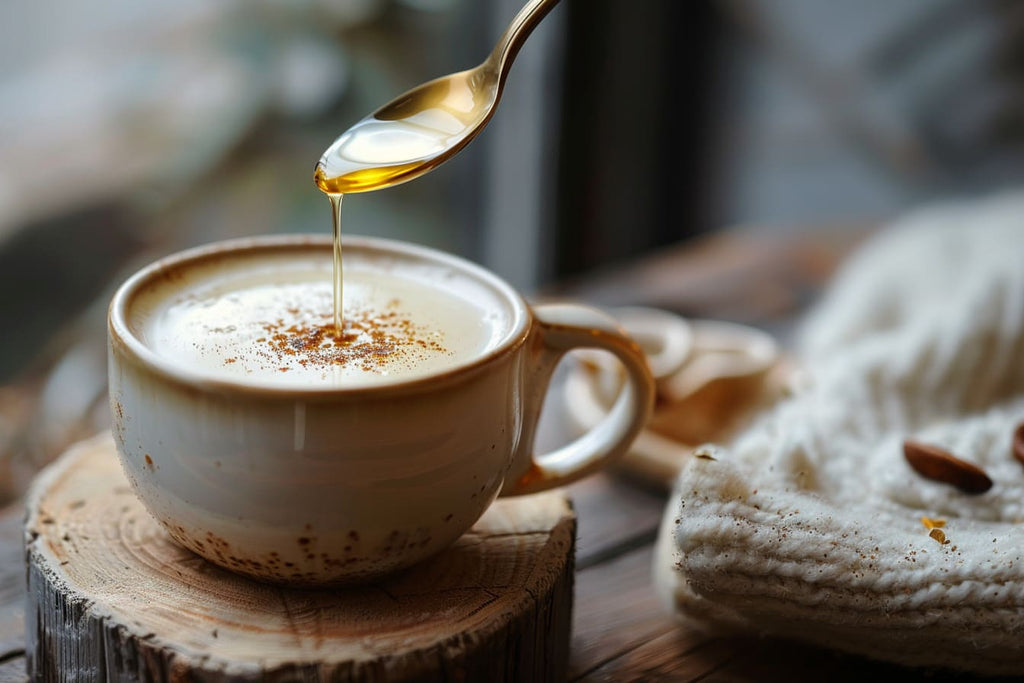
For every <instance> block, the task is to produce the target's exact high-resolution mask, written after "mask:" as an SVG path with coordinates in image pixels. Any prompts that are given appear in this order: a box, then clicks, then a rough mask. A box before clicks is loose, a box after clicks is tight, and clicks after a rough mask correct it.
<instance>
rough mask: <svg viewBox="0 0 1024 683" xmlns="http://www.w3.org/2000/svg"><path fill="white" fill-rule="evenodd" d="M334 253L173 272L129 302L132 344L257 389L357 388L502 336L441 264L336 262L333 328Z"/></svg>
mask: <svg viewBox="0 0 1024 683" xmlns="http://www.w3.org/2000/svg"><path fill="white" fill-rule="evenodd" d="M331 270H332V262H331V253H330V251H329V250H327V249H321V250H319V251H317V250H314V249H306V250H299V251H288V250H284V251H280V252H278V251H275V252H274V253H264V252H251V253H243V254H241V255H232V256H224V257H222V258H221V257H218V258H215V259H211V260H209V261H208V262H207V261H203V262H200V263H198V264H192V265H190V266H188V267H187V269H186V270H184V271H181V272H179V271H172V272H171V273H170V276H168V277H165V278H163V279H162V280H161V281H160V282H159V283H158V284H155V285H154V286H151V287H149V288H147V289H146V290H145V291H144V292H143V293H141V294H140V295H139V296H138V298H137V299H136V300H135V301H134V302H133V305H132V308H133V313H132V318H133V320H134V321H136V334H137V335H138V336H139V337H140V339H141V340H142V341H143V343H144V344H145V345H146V346H148V347H149V348H150V349H151V350H152V351H154V352H155V353H156V354H157V355H159V356H162V357H164V358H166V359H167V360H169V361H171V363H172V364H174V365H176V366H179V367H186V368H190V369H191V370H193V371H195V372H197V373H199V374H201V375H204V376H208V377H210V378H211V379H220V380H228V381H234V382H239V383H242V384H251V385H254V386H282V387H311V386H337V387H355V386H368V385H374V384H385V383H390V382H396V381H403V380H408V379H415V378H417V377H421V376H424V375H428V374H432V373H435V372H438V371H441V370H444V369H445V368H448V367H452V366H457V365H460V364H464V363H466V362H469V361H472V360H473V359H474V358H477V357H479V356H480V355H481V354H482V353H485V352H486V351H487V350H489V349H490V348H494V347H495V346H496V345H497V344H498V343H499V342H500V341H501V339H502V337H503V336H504V335H505V334H507V332H508V330H509V329H510V328H511V326H512V323H511V321H510V318H511V314H510V313H509V312H507V311H508V304H507V303H506V302H505V301H503V300H502V299H501V297H500V296H499V295H498V294H497V293H496V292H494V291H492V290H490V289H489V288H488V287H487V286H486V285H484V284H482V283H480V282H477V281H475V280H473V279H471V278H469V277H468V276H466V275H464V274H461V273H459V272H457V271H454V270H451V269H448V268H447V267H445V266H443V265H439V264H427V263H422V262H416V261H411V262H410V261H403V260H402V258H401V257H376V256H375V257H372V258H371V257H365V256H361V255H360V253H359V252H358V250H357V251H356V253H354V254H352V255H350V256H347V257H346V260H345V311H344V313H345V315H344V318H345V326H344V332H343V334H342V335H341V337H340V338H339V337H338V336H336V335H335V331H334V323H333V303H332V299H333V292H332V282H331Z"/></svg>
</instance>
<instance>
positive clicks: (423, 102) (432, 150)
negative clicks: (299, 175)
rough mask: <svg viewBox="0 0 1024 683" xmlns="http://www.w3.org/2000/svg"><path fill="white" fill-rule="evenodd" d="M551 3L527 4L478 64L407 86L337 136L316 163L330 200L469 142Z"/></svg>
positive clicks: (400, 175)
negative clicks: (403, 92) (392, 98)
mask: <svg viewBox="0 0 1024 683" xmlns="http://www.w3.org/2000/svg"><path fill="white" fill-rule="evenodd" d="M557 4H558V0H530V2H527V3H526V5H525V6H524V7H523V8H522V9H521V10H519V14H517V15H516V18H515V19H513V20H512V23H511V24H510V25H509V27H508V28H507V29H505V33H504V35H502V37H501V40H499V41H498V44H497V45H496V46H495V47H494V50H492V51H491V54H490V55H489V56H488V57H487V59H486V60H484V62H483V63H482V64H480V66H478V67H476V68H474V69H469V70H468V71H461V72H459V73H455V74H452V75H450V76H444V77H442V78H438V79H435V80H433V81H430V82H429V83H424V84H423V85H421V86H419V87H417V88H413V89H412V90H410V91H409V92H407V93H405V94H404V95H401V96H400V97H398V98H397V99H395V100H392V101H391V102H389V103H388V104H385V105H384V106H383V107H381V108H380V109H378V110H377V111H375V112H374V113H372V114H370V115H369V116H367V117H366V118H364V119H362V120H361V121H359V122H358V123H357V124H355V125H354V126H352V127H351V128H349V129H348V130H347V131H345V132H344V133H342V135H341V137H339V138H338V139H337V140H335V141H334V143H333V144H332V145H331V146H330V147H328V148H327V151H326V152H324V155H323V156H322V157H321V158H320V161H319V163H317V165H316V172H315V174H314V180H315V182H316V184H317V186H318V187H319V188H320V189H321V190H322V191H323V192H325V193H327V194H329V195H338V194H348V193H350V192H367V191H369V190H378V189H381V188H384V187H389V186H391V185H397V184H399V183H404V182H406V181H408V180H412V179H413V178H418V177H419V176H421V175H423V174H424V173H427V172H428V171H431V170H432V169H434V168H437V167H438V166H439V165H441V164H442V163H444V162H445V161H447V160H448V159H450V158H451V157H453V156H454V155H455V154H457V153H458V152H459V150H461V149H462V148H463V147H465V146H466V145H467V144H469V141H470V140H472V139H473V138H474V137H476V135H477V134H478V133H479V132H480V131H481V130H483V127H484V126H485V125H487V122H488V121H490V119H491V116H493V115H494V111H495V109H497V107H498V100H500V99H501V93H502V90H503V89H504V87H505V79H506V78H507V76H508V72H509V70H510V69H511V67H512V61H513V60H514V59H515V57H516V55H517V54H518V53H519V49H520V48H521V47H522V46H523V43H524V42H526V39H527V37H529V35H530V33H531V32H532V31H533V29H534V28H536V26H537V24H539V23H540V21H541V19H543V18H544V17H545V16H546V15H547V13H548V12H550V11H551V10H552V9H553V8H554V6H555V5H557Z"/></svg>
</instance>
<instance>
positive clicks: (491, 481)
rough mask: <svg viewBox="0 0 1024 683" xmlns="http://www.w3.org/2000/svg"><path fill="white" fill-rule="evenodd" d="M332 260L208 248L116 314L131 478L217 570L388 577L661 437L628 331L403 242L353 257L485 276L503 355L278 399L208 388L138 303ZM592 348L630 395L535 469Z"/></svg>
mask: <svg viewBox="0 0 1024 683" xmlns="http://www.w3.org/2000/svg"><path fill="white" fill-rule="evenodd" d="M330 250H331V242H330V240H328V239H319V238H312V237H295V236H291V237H286V236H273V237H263V238H254V239H247V240H237V241H232V242H224V243H218V244H213V245H209V246H205V247H200V248H197V249H192V250H189V251H185V252H181V253H179V254H175V255H172V256H170V257H167V258H165V259H163V260H160V261H157V262H155V263H153V264H151V265H149V266H147V267H145V268H143V269H142V270H141V271H139V272H138V273H136V274H135V275H133V276H132V277H130V278H129V279H128V280H127V281H126V282H125V283H124V284H123V285H122V286H121V287H120V288H119V289H118V291H117V292H116V294H115V295H114V298H113V300H112V302H111V305H110V309H109V314H108V332H109V344H108V352H109V353H108V355H109V381H110V403H111V412H112V415H113V433H114V437H115V441H116V443H117V451H118V454H119V457H120V461H121V464H122V467H123V469H124V471H125V474H126V475H127V477H128V479H129V481H130V482H131V485H132V487H133V489H134V490H135V493H136V494H137V496H138V497H139V499H140V500H141V501H142V503H143V504H144V505H145V507H146V508H147V509H148V510H149V512H150V513H151V514H152V515H153V516H154V517H155V518H156V519H157V520H158V521H159V522H160V524H161V525H162V526H163V527H164V528H165V529H166V530H167V531H168V533H169V534H170V535H171V537H172V538H174V540H176V541H177V542H178V543H179V544H181V545H182V546H184V547H186V548H189V549H191V550H192V551H194V552H196V553H198V554H199V555H201V556H203V557H204V558H206V559H207V560H209V561H211V562H213V563H216V564H218V565H221V566H223V567H225V568H227V569H230V570H233V571H236V572H240V573H243V574H247V575H249V576H252V577H255V578H257V579H261V580H267V581H273V582H279V583H293V584H309V585H317V584H337V583H351V582H359V581H366V580H371V579H373V578H377V577H380V576H382V575H384V574H387V573H390V572H393V571H396V570H399V569H401V568H404V567H408V566H410V565H413V564H414V563H416V562H418V561H420V560H423V559H425V558H427V557H429V556H431V555H433V554H435V553H437V552H439V551H441V550H442V549H444V548H445V547H447V546H448V545H450V544H451V543H453V542H454V541H455V540H456V539H457V538H458V537H459V536H460V535H462V534H463V533H464V532H465V531H466V530H468V529H469V528H470V527H471V526H472V525H473V524H474V523H475V522H476V521H477V520H478V519H479V518H480V516H481V515H482V514H483V512H484V510H485V509H486V508H487V507H488V506H489V505H490V504H491V502H492V501H493V500H494V499H495V498H496V497H497V496H499V495H501V496H516V495H522V494H529V493H534V492H538V491H542V490H545V489H549V488H552V487H556V486H561V485H563V484H567V483H569V482H572V481H574V480H576V479H579V478H581V477H584V476H586V475H588V474H590V473H592V472H594V471H596V470H597V469H599V468H601V467H602V466H604V465H605V464H606V463H608V462H609V461H610V460H612V459H614V458H616V457H618V456H620V455H622V454H623V453H624V452H625V451H626V449H627V448H628V446H629V444H630V443H631V442H632V440H633V439H634V437H635V436H636V435H637V434H638V433H639V431H640V430H641V429H642V428H643V426H644V425H645V423H646V422H647V420H648V418H649V416H650V413H651V408H652V404H653V397H654V380H653V379H652V377H651V374H650V372H649V370H648V367H647V364H646V361H645V358H644V354H643V352H642V350H641V349H640V347H639V346H638V345H637V344H636V343H635V342H633V341H632V340H631V339H630V338H629V337H628V336H627V335H626V334H625V332H623V331H622V330H621V328H620V327H619V326H618V325H617V324H616V322H615V321H614V319H612V318H611V317H609V316H607V315H605V314H603V313H601V312H599V311H597V310H595V309H591V308H587V307H584V306H579V305H575V304H547V305H536V306H532V307H531V306H530V305H528V304H527V303H526V302H525V301H524V300H523V298H522V297H521V296H520V295H519V294H518V293H516V292H515V290H514V289H513V288H512V287H510V286H509V285H508V284H506V283H505V282H503V281H502V280H501V279H499V278H498V277H497V276H495V275H494V274H492V273H490V272H489V271H487V270H485V269H483V268H481V267H479V266H477V265H474V264H472V263H470V262H468V261H465V260H462V259H459V258H457V257H454V256H451V255H448V254H444V253H442V252H438V251H435V250H431V249H427V248H424V247H420V246H414V245H410V244H405V243H401V242H395V241H390V240H382V239H371V238H346V239H345V240H344V253H345V255H346V259H349V258H357V259H358V258H367V259H374V258H386V259H391V260H392V261H394V262H396V263H398V264H399V267H403V265H402V264H407V265H408V267H409V268H416V267H418V266H422V265H424V264H427V265H430V266H440V267H443V268H446V269H449V270H450V271H451V272H453V273H457V274H458V275H459V276H460V277H466V278H469V279H470V280H472V281H473V282H475V283H476V284H477V285H479V286H481V287H484V288H486V289H487V290H488V291H489V292H491V293H492V294H493V300H494V301H496V302H499V303H498V304H496V305H500V306H501V307H503V310H502V311H501V313H502V315H503V316H504V318H503V319H507V326H506V328H505V329H504V330H503V331H502V334H501V337H500V340H499V341H498V342H497V343H496V344H494V345H491V346H490V347H488V348H487V349H486V350H485V351H484V352H482V353H481V354H479V356H478V357H472V358H468V359H462V360H461V361H456V362H454V363H453V364H452V365H451V366H450V367H445V368H444V369H442V370H440V371H437V372H434V373H433V374H431V375H429V376H426V377H418V378H415V379H407V380H395V381H394V382H393V383H388V384H381V385H374V386H358V387H348V388H346V387H341V388H337V387H324V386H319V387H312V386H311V387H308V388H293V387H288V388H279V387H265V386H253V385H251V384H246V383H244V382H242V381H237V382H236V381H227V380H225V379H223V378H211V377H209V376H205V375H204V374H203V373H202V372H201V371H197V370H196V369H195V368H190V367H183V366H182V365H181V364H176V363H175V362H172V361H170V360H169V359H168V358H166V357H163V356H161V355H159V354H157V353H156V352H155V351H154V350H153V349H152V348H150V347H149V345H147V343H146V341H145V340H144V339H143V335H142V334H141V333H140V329H141V325H142V322H143V321H142V320H140V317H142V315H143V314H142V313H140V311H139V310H137V309H138V308H139V306H138V305H137V301H138V299H139V298H140V295H142V294H144V293H145V292H146V291H147V290H152V289H153V288H155V287H156V286H157V285H158V284H159V283H160V282H162V281H167V280H168V279H181V278H188V276H189V273H190V272H191V271H192V270H193V269H194V268H196V267H199V266H202V267H206V268H209V267H210V265H211V264H213V267H215V268H216V267H219V266H220V264H221V262H225V263H226V262H228V261H231V262H232V263H236V264H237V263H239V261H237V260H239V259H241V260H242V261H241V263H242V264H243V266H244V264H245V262H244V260H245V259H258V258H260V257H261V256H263V255H266V254H270V253H275V254H283V253H297V254H302V253H307V254H324V253H326V254H329V253H330ZM576 348H595V349H603V350H605V351H610V352H611V353H612V354H614V355H615V356H616V357H617V358H618V359H619V360H620V361H621V362H622V364H623V366H624V368H625V371H626V377H627V382H626V385H625V390H624V391H622V393H621V394H620V395H619V397H618V399H617V402H616V403H615V405H614V407H613V408H612V410H611V411H610V412H609V414H608V416H607V418H606V419H605V420H604V421H602V422H601V423H600V424H599V425H597V426H596V427H595V428H594V429H593V430H591V431H590V432H588V433H586V434H584V435H583V436H582V437H580V438H579V439H577V440H576V441H574V442H572V443H570V444H568V445H566V446H564V447H562V448H560V449H558V450H556V451H554V452H551V453H547V454H543V455H536V454H534V452H533V442H534V435H535V431H536V427H537V422H538V419H539V417H540V412H541V407H542V403H543V399H544V396H545V394H546V393H547V388H548V384H549V381H550V378H551V375H552V373H553V371H554V369H555V367H556V365H557V364H558V361H559V360H560V358H561V357H562V356H563V355H564V354H565V353H566V352H567V351H569V350H570V349H576ZM300 432H301V438H299V437H298V436H297V435H299V434H300Z"/></svg>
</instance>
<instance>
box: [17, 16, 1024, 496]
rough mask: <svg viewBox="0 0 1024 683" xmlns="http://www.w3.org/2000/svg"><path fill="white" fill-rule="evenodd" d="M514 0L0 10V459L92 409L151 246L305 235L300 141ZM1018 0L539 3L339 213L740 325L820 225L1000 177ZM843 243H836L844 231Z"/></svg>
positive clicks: (791, 267) (1006, 180) (813, 271)
mask: <svg viewBox="0 0 1024 683" xmlns="http://www.w3.org/2000/svg"><path fill="white" fill-rule="evenodd" d="M520 4H521V0H245V1H244V2H243V1H242V0H233V1H231V0H220V1H219V2H213V1H212V0H179V1H178V2H175V3H155V2H137V1H135V0H104V1H103V2H98V3H97V2H93V3H80V2H73V1H72V0H38V1H36V2H20V3H7V4H6V6H5V7H4V10H3V12H4V21H3V22H0V279H2V280H0V285H2V286H0V320H2V321H3V322H2V324H3V326H4V332H3V334H2V336H0V463H2V465H0V468H3V472H2V474H3V481H4V482H6V488H7V489H9V490H11V491H16V490H17V489H19V488H20V486H21V485H22V484H23V481H24V479H25V478H26V477H27V476H28V475H29V474H30V473H31V472H32V471H34V469H35V468H36V467H37V466H38V464H39V463H40V462H43V461H45V460H47V459H49V458H50V457H52V456H53V455H54V454H56V453H57V452H59V450H60V449H62V448H63V447H64V446H65V445H66V444H67V443H69V442H70V441H71V440H73V439H75V438H78V437H80V436H82V435H84V434H86V433H89V432H91V431H95V430H96V429H98V428H100V427H102V426H103V425H104V424H105V422H106V410H107V408H106V398H105V386H104V378H105V352H104V344H105V319H104V315H105V308H106V303H107V301H108V300H109V296H110V293H111V292H112V289H113V287H114V286H115V285H116V283H117V282H119V281H120V280H121V279H123V278H124V277H125V276H126V275H127V274H128V273H130V272H131V271H133V270H134V269H135V268H137V267H138V266H140V265H142V264H143V263H145V262H148V261H150V260H152V259H153V258H155V257H158V256H161V255H164V254H167V253H170V252H172V251H176V250H178V249H181V248H183V247H187V246H191V245H195V244H199V243H205V242H210V241H214V240H218V239H224V238H229V237H240V236H248V235H257V234H263V233H270V232H314V233H322V234H328V233H329V231H330V216H329V209H328V204H327V200H326V199H325V198H324V197H323V195H321V194H320V193H319V192H318V191H317V190H316V189H315V187H314V185H313V183H312V171H313V166H314V163H315V162H316V160H317V159H318V158H319V156H320V154H321V153H322V152H323V150H324V149H325V148H326V147H327V146H328V145H329V144H330V143H331V142H332V141H333V140H334V138H335V137H336V136H337V135H339V134H340V133H341V132H342V131H343V130H344V129H345V128H347V127H348V126H349V125H351V124H352V123H354V122H355V121H356V120H358V119H359V118H361V117H362V116H363V115H365V114H367V113H368V112H370V111H372V110H373V109H375V108H376V107H377V106H378V105H380V104H382V103H383V102H385V101H387V100H389V99H391V98H392V97H394V96H395V95H397V94H399V93H401V92H402V91H404V90H406V89H408V88H410V87H412V86H414V85H416V84H418V83H420V82H423V81H425V80H428V79H430V78H433V77H436V76H439V75H442V74H447V73H450V72H453V71H457V70H461V69H463V68H467V67H469V66H472V65H475V64H477V63H478V62H480V61H481V60H482V59H483V57H484V56H485V55H486V54H487V52H488V51H489V50H490V48H491V46H492V45H493V43H494V41H495V40H496V39H497V37H498V36H499V35H500V33H501V31H502V29H503V28H504V26H505V25H506V24H507V23H508V22H509V20H510V19H511V18H512V16H513V15H514V14H515V12H516V11H517V10H518V9H519V6H520ZM1022 33H1024V5H1022V4H1020V3H1013V2H1010V1H1009V0H1006V1H999V0H987V1H984V2H975V1H973V0H901V2H899V3H892V2H888V1H884V0H863V1H862V2H858V3H849V2H844V1H842V0H826V1H821V0H771V1H769V0H707V1H705V2H695V3H683V2H679V1H678V0H644V1H643V2H626V1H625V0H563V2H562V3H561V5H560V6H559V7H558V8H557V9H556V10H555V11H554V12H553V13H552V14H551V15H550V16H549V17H548V18H547V19H546V20H545V22H544V23H543V25H542V26H541V27H540V28H539V29H538V30H537V31H536V33H535V34H534V35H533V37H532V38H531V39H530V41H529V42H528V43H527V45H526V47H525V48H524V49H523V52H522V53H521V55H520V57H519V58H518V60H517V63H516V65H515V67H514V69H513V71H512V74H511V77H510V79H509V83H508V88H507V91H506V94H505V97H504V100H503V104H502V106H501V108H500V110H499V111H498V114H497V115H496V116H495V118H494V120H493V121H492V123H491V124H490V126H489V128H488V129H487V130H486V131H485V132H484V134H483V135H482V136H481V137H480V138H478V139H477V140H476V141H475V142H474V143H473V144H472V145H470V147H469V148H468V149H467V150H466V152H465V153H463V154H462V155H460V156H459V157H458V158H457V159H455V160H454V161H452V162H450V163H448V164H446V165H445V166H443V167H441V168H440V169H439V170H438V171H436V172H434V173H432V174H430V175H428V176H426V177H424V178H422V179H420V180H418V181H416V182H413V183H409V184H406V185H403V186H399V187H396V188H394V189H388V190H387V191H385V192H377V193H370V194H365V195H354V196H352V197H350V198H348V199H347V200H346V202H345V209H344V230H345V232H347V233H349V234H371V235H381V236H388V237H397V238H401V239H406V240H411V241H414V242H419V243H423V244H428V245H431V246H435V247H438V248H441V249H445V250H449V251H452V252H456V253H458V254H461V255H463V256H466V257H468V258H470V259H473V260H475V261H478V262H480V263H483V264H484V265H486V266H487V267H489V268H491V269H493V270H494V271H496V272H497V273H499V274H500V275H502V276H503V277H505V278H506V279H508V280H509V281H511V282H512V283H513V284H515V285H516V286H518V287H520V288H522V289H523V290H524V291H526V292H528V293H536V292H540V293H568V294H573V295H577V296H583V297H585V298H590V299H592V300H595V301H598V302H601V303H609V304H619V303H644V304H654V305H660V306H664V307H667V308H673V309H676V310H679V311H681V312H683V313H687V314H703V315H714V316H715V317H719V318H731V319H738V320H741V321H743V322H754V323H763V324H765V325H769V324H770V323H771V321H775V320H778V319H779V318H780V317H781V316H785V315H787V314H792V313H795V312H797V311H799V310H801V309H802V307H803V306H805V305H806V303H807V300H808V299H809V298H810V297H811V296H813V292H814V291H815V287H816V286H817V285H818V284H820V281H821V279H822V278H824V277H825V276H826V275H827V273H828V272H830V269H831V267H832V266H833V265H834V261H835V259H836V258H837V256H836V254H838V253H840V252H841V251H842V249H843V248H844V247H845V246H846V245H848V244H849V243H852V242H854V241H856V240H857V239H860V238H861V237H862V236H863V234H864V233H866V232H869V231H870V230H872V229H874V228H875V227H876V226H878V225H880V224H882V223H883V222H884V221H885V220H886V219H887V218H889V217H892V216H894V215H896V214H898V213H899V212H901V211H902V210H904V209H906V208H908V207H910V206H913V205H916V204H918V203H920V202H922V201H926V200H930V199H934V198H950V197H958V196H964V195H972V194H977V193H980V192H983V191H988V190H990V189H994V188H1000V187H1005V186H1012V185H1014V184H1015V183H1018V182H1019V181H1020V178H1021V177H1024V176H1022V174H1024V125H1022V123H1024V118H1022V113H1024V40H1021V37H1022V36H1021V34H1022ZM836 245H839V246H836Z"/></svg>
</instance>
